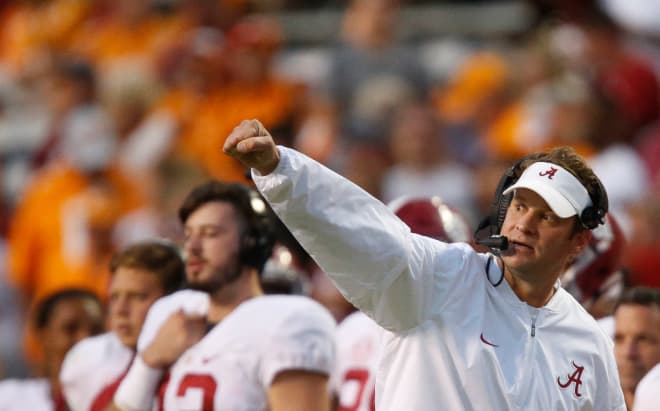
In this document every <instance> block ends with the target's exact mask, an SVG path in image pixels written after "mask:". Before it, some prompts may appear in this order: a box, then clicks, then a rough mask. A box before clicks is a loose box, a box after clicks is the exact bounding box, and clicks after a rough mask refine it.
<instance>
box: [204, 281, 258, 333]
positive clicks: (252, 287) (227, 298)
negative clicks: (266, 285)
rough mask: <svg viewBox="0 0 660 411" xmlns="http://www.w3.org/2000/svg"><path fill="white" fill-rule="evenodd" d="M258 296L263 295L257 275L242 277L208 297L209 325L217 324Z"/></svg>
mask: <svg viewBox="0 0 660 411" xmlns="http://www.w3.org/2000/svg"><path fill="white" fill-rule="evenodd" d="M259 295H263V291H262V289H261V285H259V276H258V274H256V273H253V274H249V275H242V276H241V277H239V278H238V279H237V280H236V281H234V282H233V283H231V284H227V285H225V286H224V287H222V289H220V290H218V291H217V292H215V293H213V294H210V295H209V297H210V303H209V311H208V314H207V319H208V321H209V322H210V323H213V324H216V323H219V322H220V321H222V319H224V318H225V317H226V316H228V315H229V314H230V313H231V312H232V311H234V309H235V308H236V307H238V306H239V305H240V304H241V303H243V302H244V301H246V300H249V299H250V298H253V297H256V296H259Z"/></svg>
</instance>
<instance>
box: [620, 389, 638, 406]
mask: <svg viewBox="0 0 660 411" xmlns="http://www.w3.org/2000/svg"><path fill="white" fill-rule="evenodd" d="M623 399H624V401H625V402H626V408H627V409H629V410H632V409H633V400H634V399H635V392H634V391H631V390H623Z"/></svg>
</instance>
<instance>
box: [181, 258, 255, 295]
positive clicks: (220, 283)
mask: <svg viewBox="0 0 660 411" xmlns="http://www.w3.org/2000/svg"><path fill="white" fill-rule="evenodd" d="M241 268H242V267H241V264H240V262H239V261H238V258H236V259H235V260H234V261H233V262H232V263H231V264H229V266H228V267H227V266H225V267H220V268H215V269H214V271H213V273H212V274H211V275H210V276H209V278H208V279H203V280H193V281H190V280H189V279H188V278H186V288H188V289H191V290H197V291H203V292H205V293H208V294H215V293H216V292H217V291H220V290H221V289H222V288H223V287H225V286H226V285H229V284H231V283H233V282H235V281H236V280H238V278H239V277H240V276H241V272H242V269H241Z"/></svg>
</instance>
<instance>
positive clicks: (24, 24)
mask: <svg viewBox="0 0 660 411" xmlns="http://www.w3.org/2000/svg"><path fill="white" fill-rule="evenodd" d="M93 4H94V2H90V1H88V0H49V1H8V2H3V5H5V7H4V8H0V67H1V66H4V68H5V69H7V70H8V71H9V72H10V73H11V74H12V76H15V77H16V78H22V77H25V76H26V74H27V75H29V74H30V73H32V72H33V71H34V70H35V69H38V66H40V65H41V64H42V61H43V60H44V59H48V58H49V57H50V56H52V55H56V54H58V53H61V52H62V51H63V50H66V49H67V47H68V45H69V43H70V42H71V41H72V39H73V36H74V33H75V30H76V28H77V27H78V26H79V25H80V24H82V22H83V21H84V20H85V19H86V18H87V17H88V16H89V13H90V11H91V10H92V9H93V7H92V6H93Z"/></svg>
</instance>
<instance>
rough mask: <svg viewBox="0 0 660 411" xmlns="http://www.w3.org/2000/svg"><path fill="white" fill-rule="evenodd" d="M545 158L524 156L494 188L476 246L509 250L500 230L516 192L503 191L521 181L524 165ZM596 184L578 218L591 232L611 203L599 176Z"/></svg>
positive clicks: (476, 236) (602, 220) (603, 217)
mask: <svg viewBox="0 0 660 411" xmlns="http://www.w3.org/2000/svg"><path fill="white" fill-rule="evenodd" d="M545 156H546V153H535V154H531V155H528V156H525V157H523V158H521V159H520V160H518V161H516V162H515V163H514V164H513V165H512V166H511V167H510V168H509V169H508V170H507V171H506V172H505V173H504V174H503V175H502V177H501V178H500V181H499V183H498V184H497V188H496V189H495V197H494V199H493V203H492V204H491V207H490V214H489V215H488V216H487V217H486V218H484V219H483V220H482V221H481V222H480V223H479V225H478V226H477V229H476V231H475V233H474V237H475V242H476V243H477V244H481V245H485V246H487V247H490V248H493V249H499V250H506V249H507V248H508V245H509V242H508V239H507V238H506V237H504V236H502V235H500V231H501V230H502V224H504V218H505V217H506V211H507V209H508V208H509V204H511V200H512V199H513V193H508V194H506V195H505V194H504V191H506V189H507V188H509V187H511V186H512V185H513V184H515V183H516V181H518V179H519V178H520V176H521V175H522V173H523V171H524V169H523V167H522V166H523V165H524V164H525V163H527V162H528V161H532V162H537V161H543V158H544V157H545ZM596 182H597V187H596V190H589V189H587V192H588V193H589V198H591V203H592V205H591V206H589V207H587V208H585V209H584V210H582V213H580V216H579V217H578V219H579V221H580V224H582V226H584V227H585V228H587V229H589V230H592V229H594V228H596V227H598V225H599V224H604V223H605V215H606V214H607V210H608V204H609V202H608V198H607V191H606V190H605V187H604V186H603V183H602V182H601V181H600V179H598V177H596Z"/></svg>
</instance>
